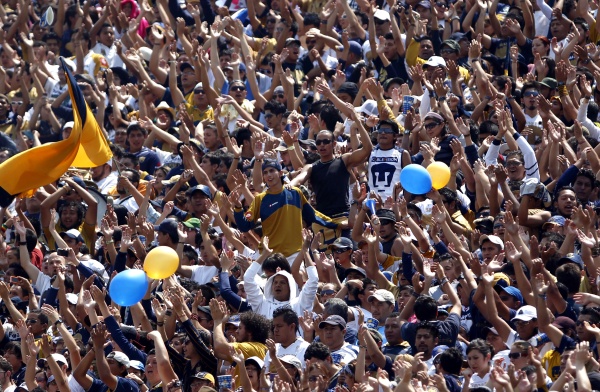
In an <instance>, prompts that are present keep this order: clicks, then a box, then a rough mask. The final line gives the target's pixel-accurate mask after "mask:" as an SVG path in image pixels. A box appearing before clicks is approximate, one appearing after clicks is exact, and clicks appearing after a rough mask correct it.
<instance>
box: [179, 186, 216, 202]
mask: <svg viewBox="0 0 600 392" xmlns="http://www.w3.org/2000/svg"><path fill="white" fill-rule="evenodd" d="M195 192H202V193H203V194H204V196H206V197H208V198H209V199H212V195H211V193H210V188H209V187H207V186H206V185H196V186H195V187H193V188H190V189H188V190H187V192H185V195H186V196H192V195H193V194H194V193H195Z"/></svg>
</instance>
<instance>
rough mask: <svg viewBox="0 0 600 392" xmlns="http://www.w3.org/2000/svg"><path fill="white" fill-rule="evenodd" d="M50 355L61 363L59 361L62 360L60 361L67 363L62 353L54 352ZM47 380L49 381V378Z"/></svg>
mask: <svg viewBox="0 0 600 392" xmlns="http://www.w3.org/2000/svg"><path fill="white" fill-rule="evenodd" d="M50 356H51V357H52V358H54V360H55V361H56V362H58V363H61V362H62V363H63V364H65V365H68V364H69V362H67V358H65V356H64V355H62V354H56V353H55V354H52V355H50ZM48 382H50V380H48Z"/></svg>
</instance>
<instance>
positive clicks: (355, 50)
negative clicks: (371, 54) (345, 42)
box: [349, 41, 363, 56]
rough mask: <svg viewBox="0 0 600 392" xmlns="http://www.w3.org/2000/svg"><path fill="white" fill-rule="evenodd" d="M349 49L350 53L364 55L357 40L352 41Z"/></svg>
mask: <svg viewBox="0 0 600 392" xmlns="http://www.w3.org/2000/svg"><path fill="white" fill-rule="evenodd" d="M349 51H350V53H354V54H357V55H359V56H362V54H363V50H362V46H360V44H359V43H358V42H356V41H350V48H349Z"/></svg>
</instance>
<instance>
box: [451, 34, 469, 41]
mask: <svg viewBox="0 0 600 392" xmlns="http://www.w3.org/2000/svg"><path fill="white" fill-rule="evenodd" d="M450 39H451V40H453V41H456V42H460V41H462V40H463V39H466V40H467V41H468V40H469V36H468V35H467V34H465V33H461V32H459V31H457V32H455V33H452V34H450Z"/></svg>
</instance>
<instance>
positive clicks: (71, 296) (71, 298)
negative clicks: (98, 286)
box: [67, 293, 79, 305]
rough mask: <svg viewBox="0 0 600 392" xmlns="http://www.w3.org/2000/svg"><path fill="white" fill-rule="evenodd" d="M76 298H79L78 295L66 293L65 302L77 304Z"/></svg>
mask: <svg viewBox="0 0 600 392" xmlns="http://www.w3.org/2000/svg"><path fill="white" fill-rule="evenodd" d="M78 299H79V297H78V296H77V294H73V293H67V302H68V303H70V304H71V305H77V300H78Z"/></svg>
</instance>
